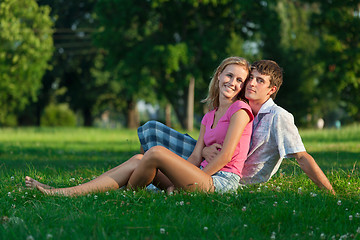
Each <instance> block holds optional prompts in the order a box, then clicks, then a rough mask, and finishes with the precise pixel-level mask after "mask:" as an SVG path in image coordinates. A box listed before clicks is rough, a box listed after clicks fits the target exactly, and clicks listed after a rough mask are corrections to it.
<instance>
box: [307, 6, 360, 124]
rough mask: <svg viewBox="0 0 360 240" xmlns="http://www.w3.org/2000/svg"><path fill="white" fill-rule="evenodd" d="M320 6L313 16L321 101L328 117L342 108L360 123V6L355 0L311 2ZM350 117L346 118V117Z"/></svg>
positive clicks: (318, 87)
mask: <svg viewBox="0 0 360 240" xmlns="http://www.w3.org/2000/svg"><path fill="white" fill-rule="evenodd" d="M309 2H312V3H314V4H316V6H317V7H318V11H317V12H316V13H314V14H313V16H312V24H313V25H312V26H313V31H314V34H316V35H318V36H319V39H320V41H321V44H320V46H321V47H320V48H319V49H318V52H317V61H318V63H319V64H317V67H318V69H319V71H318V72H319V78H318V81H317V85H316V88H317V89H319V91H318V92H317V99H318V100H319V101H320V102H321V110H322V112H323V113H324V115H325V117H326V116H331V115H334V114H336V115H337V116H336V117H337V120H340V118H341V117H342V116H341V115H339V114H338V111H339V109H342V110H343V111H346V112H347V114H348V116H350V117H352V118H355V119H357V120H360V111H359V110H360V107H359V106H360V98H359V94H358V92H359V90H360V78H359V76H360V34H359V26H360V3H359V2H358V1H353V0H333V1H328V2H323V1H309ZM345 116H346V115H345Z"/></svg>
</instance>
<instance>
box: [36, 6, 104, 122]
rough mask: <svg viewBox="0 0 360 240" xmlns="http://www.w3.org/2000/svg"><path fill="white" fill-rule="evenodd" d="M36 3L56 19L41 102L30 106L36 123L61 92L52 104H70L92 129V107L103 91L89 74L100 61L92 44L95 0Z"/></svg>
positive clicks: (97, 50) (95, 27) (99, 54)
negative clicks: (52, 46) (50, 67)
mask: <svg viewBox="0 0 360 240" xmlns="http://www.w3.org/2000/svg"><path fill="white" fill-rule="evenodd" d="M38 2H39V4H40V5H48V6H50V7H51V13H50V14H51V16H52V18H53V19H54V20H55V31H54V34H53V38H54V44H55V52H54V55H53V58H52V59H51V63H52V65H53V68H52V69H51V70H49V71H47V72H46V75H45V76H44V78H43V81H42V84H43V88H42V91H41V92H40V94H39V98H40V99H41V101H39V102H37V103H34V105H33V106H32V107H33V109H36V112H37V124H39V122H40V116H41V113H42V111H43V110H44V108H45V106H46V105H48V104H49V102H50V101H51V99H54V94H55V93H56V91H57V90H58V89H64V90H66V91H64V93H63V94H62V95H58V96H56V99H55V101H56V102H59V103H67V104H69V106H70V108H71V109H73V110H74V111H76V112H78V113H80V115H81V116H82V119H83V124H84V125H85V126H91V125H92V124H93V119H94V114H95V113H94V112H93V109H94V106H95V105H96V103H97V101H98V97H99V95H100V94H101V93H102V92H104V91H106V87H105V86H104V84H105V83H102V84H101V85H99V84H98V83H99V82H98V81H97V79H95V77H93V76H92V74H91V71H92V68H96V66H95V64H96V63H95V62H96V61H97V60H96V59H101V55H102V52H101V51H100V50H99V49H98V48H96V47H95V46H94V45H93V43H92V37H91V36H92V34H93V32H94V31H96V29H97V25H96V24H97V23H96V21H95V19H94V16H93V7H94V5H95V3H96V0H79V1H70V2H66V4H64V1H62V0H38ZM105 85H106V84H105ZM33 112H35V111H33Z"/></svg>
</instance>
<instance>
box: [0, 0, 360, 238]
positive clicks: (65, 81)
mask: <svg viewBox="0 0 360 240" xmlns="http://www.w3.org/2000/svg"><path fill="white" fill-rule="evenodd" d="M359 23H360V5H359V1H354V0H328V1H320V0H318V1H316V0H306V1H305V0H301V1H300V0H299V1H297V0H268V1H266V0H261V1H259V0H249V1H229V0H220V1H214V0H202V1H199V0H198V1H196V0H184V1H177V0H172V1H171V0H169V1H166V0H143V1H138V0H134V1H131V0H124V1H120V0H98V1H95V0H89V1H82V0H79V1H66V0H48V1H45V0H40V1H35V0H0V126H1V127H0V183H1V184H0V239H22V240H24V239H27V240H34V239H169V238H171V239H272V240H273V239H306V240H308V239H359V238H360V207H359V206H360V205H359V201H360V171H359V167H358V161H359V159H360V125H359V124H358V123H357V122H358V121H359V120H360V114H359V107H360V95H359V87H360V85H359V84H360V78H359V76H360V74H359V71H360V56H359V54H360V52H359V47H360V45H359V36H360V34H359V26H360V24H359ZM231 55H239V56H244V57H246V58H247V59H248V60H249V61H250V62H253V61H254V60H258V59H273V60H275V61H277V62H279V64H280V66H282V67H283V69H284V72H285V75H284V78H285V80H284V84H283V86H282V87H281V89H280V92H279V94H278V96H277V99H276V102H277V103H278V104H279V105H281V106H283V107H284V108H286V109H287V110H289V111H290V112H292V113H293V114H294V115H295V121H296V124H297V125H298V126H299V127H300V128H299V130H300V134H301V136H302V139H303V142H304V145H305V147H306V149H307V151H308V152H309V153H310V154H311V155H312V156H313V157H314V158H315V160H316V162H317V163H318V164H319V166H320V167H321V169H322V170H323V171H324V172H325V174H326V176H327V177H328V178H329V180H330V182H331V183H332V185H333V187H334V189H335V191H336V195H331V194H329V192H327V191H326V190H323V189H320V188H318V187H317V186H316V185H315V184H314V183H313V182H312V181H311V180H310V179H309V178H308V177H307V175H306V174H305V173H304V172H303V171H302V170H301V168H300V167H299V165H298V164H297V162H296V161H295V160H294V159H285V160H284V161H283V163H282V165H281V168H280V169H279V171H278V172H277V173H276V174H275V175H274V176H273V177H272V179H270V180H269V181H268V182H266V183H262V184H256V185H251V186H246V187H244V188H243V189H241V190H239V191H237V192H236V193H229V194H219V193H211V194H209V193H201V192H195V193H189V192H186V191H179V192H178V193H176V194H173V195H167V194H166V193H163V192H156V193H153V192H150V191H146V190H139V191H126V190H123V189H119V190H116V191H109V192H105V193H93V194H89V195H86V196H79V197H73V198H71V197H61V196H44V195H42V194H40V193H39V192H38V191H37V190H31V189H27V188H25V186H24V185H25V184H24V177H25V176H26V175H28V176H32V177H34V178H35V179H36V180H39V181H42V182H44V183H46V184H49V185H52V186H55V187H69V186H74V185H77V184H83V183H85V182H87V181H89V180H91V179H93V178H95V177H96V176H99V175H100V174H102V173H103V172H104V171H107V170H109V169H111V168H113V167H115V166H117V165H119V164H120V163H121V162H123V161H125V160H127V159H128V158H129V157H131V156H132V155H134V154H136V153H138V150H139V141H138V138H137V134H136V129H135V128H136V127H137V126H138V125H139V124H140V123H142V122H144V121H146V120H148V119H154V118H156V119H158V120H161V121H162V122H166V123H167V124H168V125H171V126H172V127H175V128H177V129H179V130H180V131H185V129H186V132H188V133H189V134H190V135H191V136H193V137H194V138H197V135H198V126H199V125H198V124H199V120H200V118H201V116H202V114H203V112H204V110H205V109H204V106H203V105H202V104H201V103H200V100H201V99H203V98H204V97H205V95H206V93H207V87H208V83H209V80H210V77H211V75H212V73H213V70H214V69H215V67H216V66H217V65H218V64H219V63H220V61H221V60H222V59H223V58H225V57H227V56H231ZM318 119H323V120H324V122H325V128H324V129H315V128H314V127H315V126H316V124H317V123H318ZM39 126H40V127H39ZM74 126H77V127H74ZM83 126H85V127H83ZM192 127H194V130H193V131H191V128H192ZM189 130H190V131H189Z"/></svg>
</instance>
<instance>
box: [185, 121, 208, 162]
mask: <svg viewBox="0 0 360 240" xmlns="http://www.w3.org/2000/svg"><path fill="white" fill-rule="evenodd" d="M204 135H205V126H204V125H203V124H201V127H200V134H199V139H198V141H197V142H196V145H195V148H194V151H193V152H192V153H191V155H190V157H189V158H188V161H189V162H190V163H192V164H194V165H195V166H197V167H198V166H200V163H201V162H202V156H201V152H202V150H203V148H204V147H205V143H204Z"/></svg>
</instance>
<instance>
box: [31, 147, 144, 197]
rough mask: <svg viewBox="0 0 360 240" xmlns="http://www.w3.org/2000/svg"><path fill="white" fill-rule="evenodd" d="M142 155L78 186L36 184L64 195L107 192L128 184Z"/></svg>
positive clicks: (56, 193)
mask: <svg viewBox="0 0 360 240" xmlns="http://www.w3.org/2000/svg"><path fill="white" fill-rule="evenodd" d="M142 157H143V155H141V154H138V155H135V156H133V157H132V158H130V159H129V160H128V161H126V162H124V163H122V164H121V165H119V166H117V167H115V168H113V169H111V170H109V171H107V172H105V173H103V174H102V175H100V176H99V177H97V178H95V179H93V180H91V181H89V182H86V183H84V184H81V185H78V186H74V187H68V188H52V189H46V188H44V187H43V186H42V185H40V184H37V185H35V186H36V188H37V189H39V190H40V191H41V192H43V193H45V194H47V195H64V196H76V195H85V194H88V193H91V192H105V191H108V190H115V189H118V188H119V187H122V186H125V185H126V184H127V182H128V180H129V178H130V176H131V174H132V173H133V171H134V170H135V168H136V167H137V166H138V165H139V163H140V161H141V158H142Z"/></svg>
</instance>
